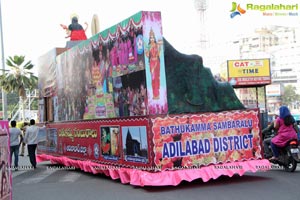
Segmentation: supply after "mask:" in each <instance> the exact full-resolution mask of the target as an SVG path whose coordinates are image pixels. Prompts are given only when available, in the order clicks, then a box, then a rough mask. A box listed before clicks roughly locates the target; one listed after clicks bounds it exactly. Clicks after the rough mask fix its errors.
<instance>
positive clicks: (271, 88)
mask: <svg viewBox="0 0 300 200" xmlns="http://www.w3.org/2000/svg"><path fill="white" fill-rule="evenodd" d="M283 93H284V88H283V86H282V85H281V84H272V85H267V87H266V95H267V96H268V97H271V96H272V97H279V96H281V95H283Z"/></svg>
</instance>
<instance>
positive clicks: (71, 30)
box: [60, 14, 88, 41]
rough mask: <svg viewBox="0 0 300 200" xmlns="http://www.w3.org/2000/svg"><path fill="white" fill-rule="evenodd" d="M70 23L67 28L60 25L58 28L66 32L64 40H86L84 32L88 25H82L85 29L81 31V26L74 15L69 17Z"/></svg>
mask: <svg viewBox="0 0 300 200" xmlns="http://www.w3.org/2000/svg"><path fill="white" fill-rule="evenodd" d="M71 21H72V23H71V24H70V25H69V26H66V25H64V24H60V26H61V27H62V28H63V29H65V30H66V33H67V36H66V38H70V40H71V41H76V40H86V39H87V37H86V34H85V31H86V30H87V28H88V23H87V22H85V23H84V24H85V25H86V27H85V29H83V27H82V25H81V24H79V23H78V16H77V15H76V14H73V15H71Z"/></svg>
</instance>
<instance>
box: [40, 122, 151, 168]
mask: <svg viewBox="0 0 300 200" xmlns="http://www.w3.org/2000/svg"><path fill="white" fill-rule="evenodd" d="M148 126H149V120H148V118H130V119H129V118H127V119H124V120H121V119H117V120H116V119H110V120H97V121H82V122H64V123H53V124H49V125H48V126H47V129H46V130H45V129H43V130H40V132H39V143H38V147H37V149H38V153H42V154H48V155H55V156H66V157H68V158H75V159H81V160H91V161H96V162H101V163H114V164H120V165H121V164H126V165H128V164H133V165H136V164H137V165H146V164H148V165H149V163H150V158H149V144H148V141H150V140H151V138H152V137H150V136H149V135H148V134H147V130H149V128H148ZM151 159H152V160H153V157H151ZM152 163H153V162H152ZM152 163H151V164H152Z"/></svg>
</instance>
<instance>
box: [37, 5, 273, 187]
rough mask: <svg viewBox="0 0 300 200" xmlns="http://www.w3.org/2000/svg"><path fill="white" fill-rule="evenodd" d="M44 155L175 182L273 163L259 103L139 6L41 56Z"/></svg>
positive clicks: (129, 179) (144, 180)
mask: <svg viewBox="0 0 300 200" xmlns="http://www.w3.org/2000/svg"><path fill="white" fill-rule="evenodd" d="M174 34H175V33H174ZM39 95H40V99H39V111H40V112H39V121H40V122H46V121H47V122H49V123H48V124H47V128H46V129H41V131H40V133H39V136H40V142H39V144H38V155H37V158H38V160H39V161H45V160H50V161H51V162H53V163H59V164H63V165H66V166H72V167H76V168H80V169H82V170H84V171H87V172H91V173H95V174H96V173H104V174H106V175H107V176H110V177H111V178H112V179H120V181H121V182H122V183H129V184H132V185H138V186H145V185H152V186H160V185H178V184H179V183H180V182H181V181H183V180H185V181H192V180H195V179H202V180H203V181H208V180H210V179H216V178H218V177H219V176H221V175H227V176H232V175H234V174H239V175H243V174H244V173H245V172H248V171H251V172H256V171H258V170H267V169H268V168H269V165H270V163H269V162H268V161H267V160H265V159H263V154H262V141H261V135H260V124H259V110H257V109H245V107H244V106H243V105H242V104H241V103H240V101H239V100H238V98H237V97H236V95H235V93H234V91H233V88H232V87H231V86H230V85H229V84H228V83H225V82H218V81H217V80H215V79H214V77H213V75H212V73H211V71H210V69H209V68H206V67H204V66H203V62H202V58H201V57H200V56H198V55H185V54H182V53H180V52H178V51H176V49H175V48H173V47H172V46H171V44H169V43H168V41H167V40H166V39H165V38H164V37H163V34H162V22H161V13H160V12H149V11H141V12H138V13H137V14H135V15H133V16H131V17H129V18H127V19H125V20H124V21H122V22H120V23H118V24H117V25H115V26H112V27H110V28H108V29H106V30H104V31H102V32H100V33H98V34H96V35H94V36H92V37H91V38H90V39H87V40H84V41H81V42H80V43H79V44H77V45H76V46H74V47H72V48H69V49H65V48H54V49H52V50H51V51H49V52H48V53H46V54H45V55H43V56H41V57H40V59H39Z"/></svg>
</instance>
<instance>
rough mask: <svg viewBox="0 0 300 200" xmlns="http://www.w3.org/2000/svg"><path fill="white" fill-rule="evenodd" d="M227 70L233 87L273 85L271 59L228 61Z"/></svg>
mask: <svg viewBox="0 0 300 200" xmlns="http://www.w3.org/2000/svg"><path fill="white" fill-rule="evenodd" d="M227 70H228V82H229V83H230V84H231V85H232V86H244V85H252V86H256V85H268V84H271V73H270V59H255V60H228V61H227Z"/></svg>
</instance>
